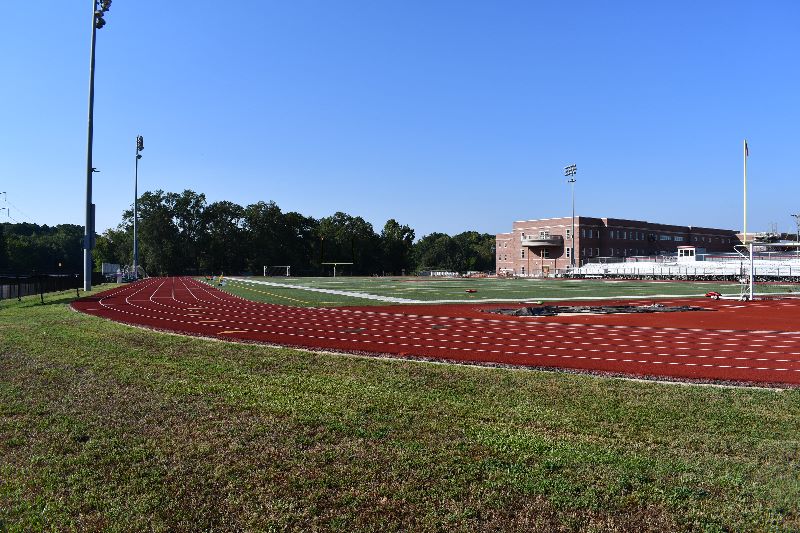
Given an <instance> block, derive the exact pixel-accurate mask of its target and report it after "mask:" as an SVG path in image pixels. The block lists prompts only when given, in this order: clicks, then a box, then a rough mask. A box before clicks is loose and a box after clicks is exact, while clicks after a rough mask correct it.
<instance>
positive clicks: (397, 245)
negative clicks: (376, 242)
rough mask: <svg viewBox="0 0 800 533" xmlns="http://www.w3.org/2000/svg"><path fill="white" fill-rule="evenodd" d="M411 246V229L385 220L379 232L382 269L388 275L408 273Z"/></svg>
mask: <svg viewBox="0 0 800 533" xmlns="http://www.w3.org/2000/svg"><path fill="white" fill-rule="evenodd" d="M413 245H414V230H413V229H411V228H410V227H409V226H407V225H405V224H404V225H401V224H400V223H399V222H397V221H396V220H395V219H393V218H391V219H389V220H387V221H386V224H384V226H383V231H381V252H382V256H383V269H384V270H385V271H386V272H389V273H390V274H401V273H402V272H403V271H406V272H409V271H410V270H411V251H412V248H413Z"/></svg>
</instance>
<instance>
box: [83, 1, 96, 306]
mask: <svg viewBox="0 0 800 533" xmlns="http://www.w3.org/2000/svg"><path fill="white" fill-rule="evenodd" d="M96 11H97V3H96V1H95V0H92V46H91V49H90V52H89V131H88V139H87V143H86V224H85V225H84V231H83V290H84V291H90V290H92V237H93V233H94V224H93V220H92V171H93V170H94V169H93V168H92V138H93V135H94V131H93V130H94V122H93V119H94V45H95V42H96V41H97V14H96Z"/></svg>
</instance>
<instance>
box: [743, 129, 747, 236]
mask: <svg viewBox="0 0 800 533" xmlns="http://www.w3.org/2000/svg"><path fill="white" fill-rule="evenodd" d="M743 148H744V149H743V151H742V152H743V153H742V156H743V157H744V229H743V238H744V243H745V244H747V139H745V140H744V146H743Z"/></svg>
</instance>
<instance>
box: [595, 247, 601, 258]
mask: <svg viewBox="0 0 800 533" xmlns="http://www.w3.org/2000/svg"><path fill="white" fill-rule="evenodd" d="M594 250H595V255H596V256H597V257H600V248H595V249H594Z"/></svg>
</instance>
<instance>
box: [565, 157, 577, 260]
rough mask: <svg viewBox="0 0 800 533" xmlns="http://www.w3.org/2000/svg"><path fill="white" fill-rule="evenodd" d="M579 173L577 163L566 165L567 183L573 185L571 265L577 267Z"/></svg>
mask: <svg viewBox="0 0 800 533" xmlns="http://www.w3.org/2000/svg"><path fill="white" fill-rule="evenodd" d="M577 173H578V166H577V165H575V164H572V165H567V166H565V167H564V175H565V176H567V177H568V178H569V179H568V180H567V183H569V184H570V185H572V239H570V248H571V250H572V251H571V252H570V254H569V255H570V258H569V259H570V261H569V262H570V265H571V266H572V268H575V174H577Z"/></svg>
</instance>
